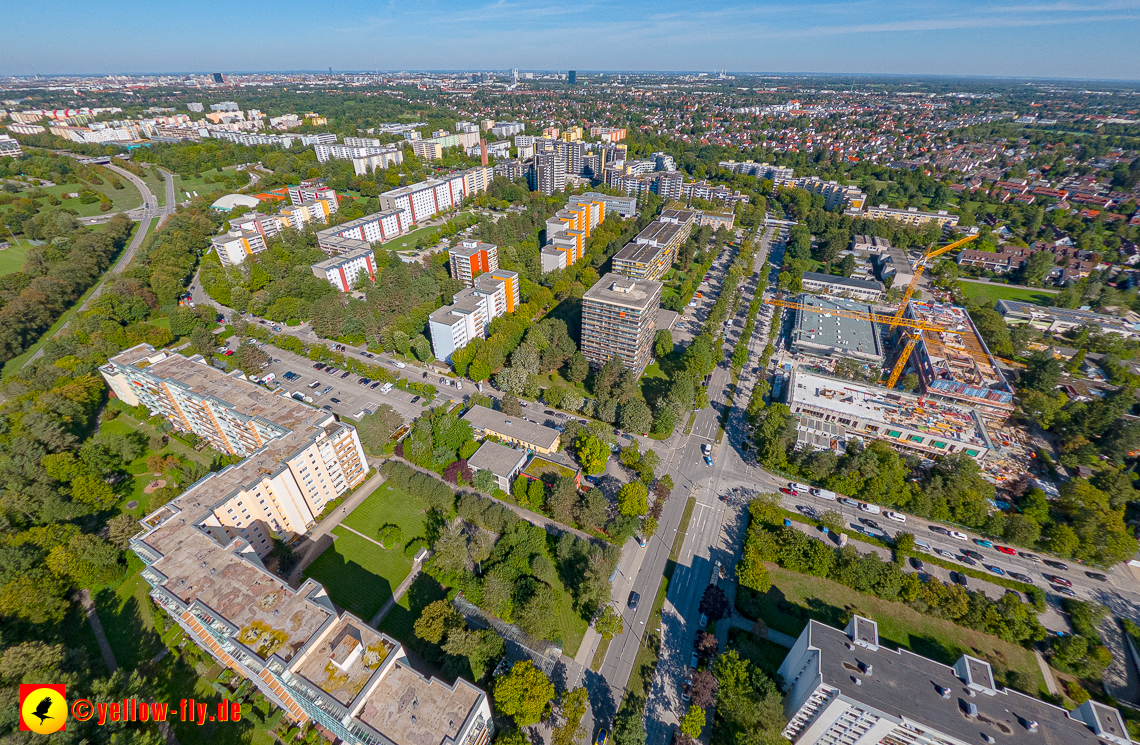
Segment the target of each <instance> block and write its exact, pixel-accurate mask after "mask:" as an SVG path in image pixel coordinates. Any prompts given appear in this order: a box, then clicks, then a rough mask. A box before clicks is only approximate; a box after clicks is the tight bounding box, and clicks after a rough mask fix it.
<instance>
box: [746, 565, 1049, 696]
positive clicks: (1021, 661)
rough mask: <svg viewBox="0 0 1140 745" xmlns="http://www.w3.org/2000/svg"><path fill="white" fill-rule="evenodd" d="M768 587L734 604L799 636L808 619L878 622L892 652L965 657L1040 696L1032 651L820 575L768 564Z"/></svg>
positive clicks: (948, 660) (949, 659)
mask: <svg viewBox="0 0 1140 745" xmlns="http://www.w3.org/2000/svg"><path fill="white" fill-rule="evenodd" d="M766 566H767V567H768V571H769V573H770V576H771V579H772V588H771V589H770V590H769V591H768V592H767V593H765V594H763V595H758V594H756V593H753V592H752V591H751V590H748V588H745V587H741V588H740V589H739V590H738V593H737V606H738V608H739V609H740V610H741V612H742V613H744V614H745V615H746V616H748V617H749V618H752V619H754V620H755V619H756V618H759V620H761V621H763V622H764V623H765V624H766V625H767V626H768V627H769V628H772V629H775V630H776V631H780V632H783V633H785V634H788V635H790V636H794V637H798V636H799V634H800V632H801V631H803V628H804V627H805V626H806V625H807V623H808V621H809V620H810V619H815V620H817V621H819V622H821V623H825V624H827V625H828V626H834V627H838V628H843V627H844V626H845V625H846V624H847V621H848V619H850V617H851V615H852V614H853V613H858V614H859V615H861V616H865V617H867V618H870V619H873V620H874V621H876V622H877V623H878V624H879V637H880V638H881V639H882V641H883V642H884V644H885V645H886V646H888V647H891V648H899V647H902V648H905V649H909V650H910V651H912V652H914V653H915V654H919V655H922V656H923V657H927V658H929V659H932V660H936V661H938V662H941V663H943V664H946V665H953V664H954V663H955V662H956V661H957V660H958V658H960V657H961V656H962V655H963V654H971V655H974V656H977V657H981V658H982V659H985V660H987V661H989V662H990V664H991V665H993V667H994V674H995V676H996V677H997V678H998V682H1000V683H1004V684H1005V685H1010V686H1012V687H1014V688H1017V689H1018V690H1022V691H1025V692H1027V693H1030V694H1032V695H1035V696H1038V695H1042V694H1044V693H1046V691H1045V681H1044V678H1043V677H1042V675H1041V669H1040V668H1039V667H1038V665H1037V661H1036V659H1035V658H1034V656H1033V652H1032V651H1030V650H1028V649H1026V648H1024V647H1020V646H1018V645H1016V644H1011V643H1009V642H1006V641H1002V640H1001V639H999V638H998V637H996V636H992V635H990V634H984V633H982V632H979V631H974V630H972V629H968V628H964V627H962V626H958V625H957V624H954V623H952V622H951V621H948V620H944V619H941V618H936V617H934V616H930V615H924V614H922V613H919V612H918V611H917V610H915V609H913V608H910V607H908V606H906V605H904V604H903V603H896V602H891V601H888V600H883V599H881V598H876V597H874V596H872V595H864V594H861V593H857V592H855V591H853V590H852V589H851V588H849V587H846V586H844V585H841V584H839V583H838V582H832V581H831V580H828V579H823V578H821V577H814V576H811V575H807V574H799V573H797V572H792V571H789V570H787V569H782V568H780V567H778V566H776V565H775V564H767V565H766Z"/></svg>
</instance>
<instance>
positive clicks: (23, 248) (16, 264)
mask: <svg viewBox="0 0 1140 745" xmlns="http://www.w3.org/2000/svg"><path fill="white" fill-rule="evenodd" d="M10 240H11V239H10V237H9V241H10ZM31 248H32V244H30V243H28V241H27V239H26V238H21V239H20V242H19V243H18V244H16V245H14V246H9V247H8V248H5V249H4V250H3V251H0V277H2V276H4V275H5V274H12V273H13V272H18V271H20V270H21V269H23V268H24V257H25V256H27V255H28V251H30V250H31Z"/></svg>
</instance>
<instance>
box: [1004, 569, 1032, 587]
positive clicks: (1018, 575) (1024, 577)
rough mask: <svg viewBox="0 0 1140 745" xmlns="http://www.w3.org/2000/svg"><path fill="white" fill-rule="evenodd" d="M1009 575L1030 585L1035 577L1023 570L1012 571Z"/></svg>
mask: <svg viewBox="0 0 1140 745" xmlns="http://www.w3.org/2000/svg"><path fill="white" fill-rule="evenodd" d="M1009 576H1010V577H1011V578H1013V579H1015V580H1017V581H1018V582H1025V583H1026V584H1030V585H1031V584H1033V578H1032V577H1030V576H1029V575H1028V574H1022V573H1021V572H1010V573H1009Z"/></svg>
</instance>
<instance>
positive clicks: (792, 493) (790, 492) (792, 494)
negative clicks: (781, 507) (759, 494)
mask: <svg viewBox="0 0 1140 745" xmlns="http://www.w3.org/2000/svg"><path fill="white" fill-rule="evenodd" d="M780 491H782V492H783V493H784V494H787V495H788V496H789V497H798V496H799V495H800V493H799V492H798V491H796V490H795V489H789V488H788V487H786V486H781V487H780Z"/></svg>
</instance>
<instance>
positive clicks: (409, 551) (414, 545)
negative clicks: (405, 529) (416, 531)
mask: <svg viewBox="0 0 1140 745" xmlns="http://www.w3.org/2000/svg"><path fill="white" fill-rule="evenodd" d="M427 545H428V543H427V541H426V540H424V539H423V538H420V537H419V536H416V537H415V538H413V539H412V540H410V541H408V545H406V546H404V556H405V557H407V558H409V559H414V558H416V554H418V553H419V552H420V549H421V548H427Z"/></svg>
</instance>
